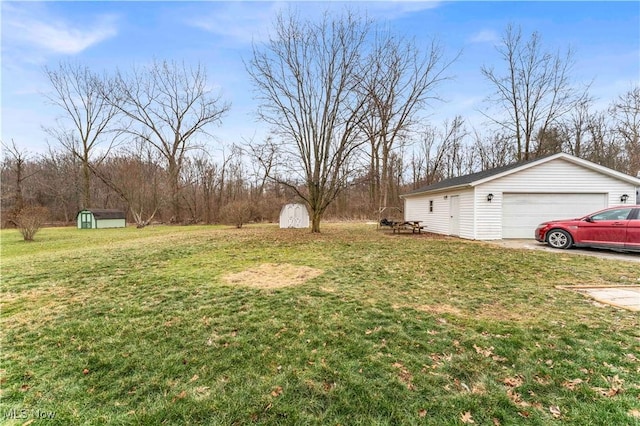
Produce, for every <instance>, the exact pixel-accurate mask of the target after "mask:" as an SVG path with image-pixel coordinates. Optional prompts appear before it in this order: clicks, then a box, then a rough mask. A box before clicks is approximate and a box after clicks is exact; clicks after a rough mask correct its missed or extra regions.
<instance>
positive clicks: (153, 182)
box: [91, 140, 167, 228]
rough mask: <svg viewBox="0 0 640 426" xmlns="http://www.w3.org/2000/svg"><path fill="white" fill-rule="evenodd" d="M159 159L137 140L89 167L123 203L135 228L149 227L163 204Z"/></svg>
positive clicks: (147, 145) (161, 173)
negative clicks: (98, 163)
mask: <svg viewBox="0 0 640 426" xmlns="http://www.w3.org/2000/svg"><path fill="white" fill-rule="evenodd" d="M158 155H159V154H158V153H157V152H156V151H155V149H154V148H152V147H151V146H149V144H148V143H147V142H146V141H144V140H136V141H133V143H131V144H129V146H128V148H127V149H125V150H123V151H122V152H120V153H118V154H117V155H110V156H109V157H108V158H107V159H105V161H104V162H103V163H102V164H101V165H99V166H93V165H91V171H92V173H93V174H94V175H95V176H97V177H98V178H99V179H100V180H101V181H102V182H103V183H104V184H105V185H106V186H107V187H108V188H109V189H111V191H113V192H114V193H115V194H117V196H118V197H119V198H120V199H121V200H122V201H124V202H125V203H126V205H127V207H128V210H129V213H130V214H131V216H132V217H133V220H134V222H135V223H136V226H137V227H138V228H143V227H145V226H147V225H149V224H150V223H151V221H152V220H153V219H154V217H155V216H156V214H157V213H158V210H159V209H160V207H161V206H162V205H163V204H165V199H166V197H165V195H164V194H165V193H166V192H167V191H166V185H165V184H164V177H165V172H164V170H163V169H162V168H161V167H160V166H159V162H160V161H159V158H158Z"/></svg>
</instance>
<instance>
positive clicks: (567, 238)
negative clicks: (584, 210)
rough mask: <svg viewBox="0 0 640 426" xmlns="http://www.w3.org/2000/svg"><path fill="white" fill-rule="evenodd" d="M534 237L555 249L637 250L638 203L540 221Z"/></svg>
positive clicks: (639, 243) (639, 245)
mask: <svg viewBox="0 0 640 426" xmlns="http://www.w3.org/2000/svg"><path fill="white" fill-rule="evenodd" d="M535 237H536V240H538V241H540V242H546V243H548V244H549V245H550V246H551V247H554V248H558V249H566V248H569V247H571V246H576V247H596V248H608V249H616V250H624V251H639V252H640V205H635V206H618V207H611V208H608V209H604V210H600V211H597V212H595V213H591V214H588V215H586V216H584V217H581V218H578V219H565V220H552V221H549V222H544V223H541V224H540V225H538V228H536V233H535Z"/></svg>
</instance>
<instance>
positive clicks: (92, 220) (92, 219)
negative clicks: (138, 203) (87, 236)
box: [76, 209, 127, 229]
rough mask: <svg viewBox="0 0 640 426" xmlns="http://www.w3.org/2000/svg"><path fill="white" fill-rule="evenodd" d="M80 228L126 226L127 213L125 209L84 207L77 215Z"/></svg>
mask: <svg viewBox="0 0 640 426" xmlns="http://www.w3.org/2000/svg"><path fill="white" fill-rule="evenodd" d="M76 222H77V224H78V229H101V228H124V227H126V226H127V215H126V213H125V212H124V210H114V209H84V210H80V211H79V212H78V214H77V215H76Z"/></svg>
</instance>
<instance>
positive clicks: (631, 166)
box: [610, 86, 640, 176]
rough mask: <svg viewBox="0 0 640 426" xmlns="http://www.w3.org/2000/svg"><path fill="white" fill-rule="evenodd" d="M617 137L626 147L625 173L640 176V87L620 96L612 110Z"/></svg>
mask: <svg viewBox="0 0 640 426" xmlns="http://www.w3.org/2000/svg"><path fill="white" fill-rule="evenodd" d="M610 113H611V116H612V118H613V121H614V123H613V126H614V132H615V135H616V137H617V138H618V139H619V140H620V142H621V145H622V146H624V149H625V151H626V155H627V167H625V168H624V169H623V170H621V171H623V172H625V173H628V174H630V175H632V176H636V175H640V86H635V87H633V88H631V89H630V90H629V91H627V92H625V93H624V94H622V95H620V96H619V97H618V99H617V100H616V101H614V103H613V105H612V106H611V108H610Z"/></svg>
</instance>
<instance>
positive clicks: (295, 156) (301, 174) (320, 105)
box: [247, 12, 371, 232]
mask: <svg viewBox="0 0 640 426" xmlns="http://www.w3.org/2000/svg"><path fill="white" fill-rule="evenodd" d="M274 27H275V28H274V30H275V35H274V36H272V38H271V39H270V40H269V41H268V42H267V43H264V44H262V45H260V46H255V45H254V49H253V55H252V58H251V60H250V61H249V63H248V64H247V71H248V73H249V75H250V76H251V79H252V81H253V83H254V86H255V89H256V92H257V94H258V97H259V99H260V101H261V105H260V108H259V110H258V115H259V117H260V118H261V119H263V120H265V121H266V122H267V123H268V124H270V125H271V126H272V128H273V131H274V134H275V135H276V136H277V137H278V138H280V139H279V141H278V142H276V141H271V142H269V141H268V142H267V143H266V145H267V146H265V147H263V148H264V149H260V150H259V151H261V153H260V154H258V160H259V161H260V163H262V164H265V165H267V164H268V165H271V172H270V175H269V177H270V178H271V179H273V180H276V181H278V182H280V183H281V184H283V185H286V186H287V187H289V188H290V189H292V190H293V191H294V192H295V193H296V194H297V195H298V196H299V197H300V198H301V199H302V200H304V201H305V202H306V204H307V205H308V206H309V209H310V210H311V217H312V221H311V222H312V224H311V232H320V221H321V219H322V216H323V214H324V212H325V210H326V209H327V207H328V206H329V205H330V204H331V203H332V202H333V200H335V198H336V197H337V196H338V194H339V193H340V192H341V191H342V190H343V189H344V188H345V187H346V185H347V183H348V181H349V179H350V178H351V177H352V176H353V170H354V166H353V164H352V160H353V153H354V152H355V150H356V149H357V148H358V147H359V146H361V145H362V143H363V140H362V139H361V138H359V131H358V129H359V125H360V122H361V120H362V114H363V112H364V99H363V97H362V96H360V95H359V94H358V93H357V92H356V90H354V89H355V87H356V85H357V84H358V79H357V77H358V76H359V75H360V70H361V64H362V61H363V56H364V52H363V51H364V48H365V39H366V36H367V35H368V34H369V31H370V27H371V24H370V22H369V21H367V20H363V19H360V18H357V17H356V16H354V14H353V13H349V12H347V13H346V14H345V15H343V16H341V17H339V18H333V17H331V16H329V14H328V13H325V14H324V15H323V17H322V19H321V20H320V21H319V22H317V23H316V22H311V21H302V20H301V19H300V18H298V17H297V16H295V15H293V14H290V15H288V16H284V15H282V14H281V15H279V16H278V17H277V19H276V21H275V25H274ZM261 154H265V155H267V157H262V156H261Z"/></svg>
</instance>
